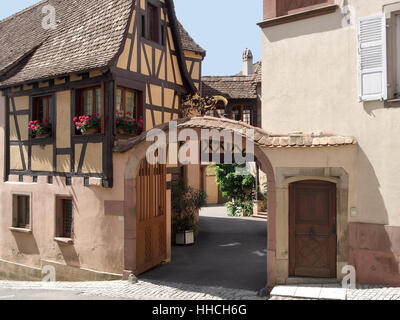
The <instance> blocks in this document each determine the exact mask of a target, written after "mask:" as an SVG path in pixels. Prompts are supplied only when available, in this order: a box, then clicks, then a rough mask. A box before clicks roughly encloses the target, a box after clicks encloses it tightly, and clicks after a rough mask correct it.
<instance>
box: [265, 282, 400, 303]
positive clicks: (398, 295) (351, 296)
mask: <svg viewBox="0 0 400 320" xmlns="http://www.w3.org/2000/svg"><path fill="white" fill-rule="evenodd" d="M283 287H284V286H283ZM299 287H301V286H299ZM303 288H308V289H310V288H312V289H316V288H318V286H303ZM341 290H345V299H346V300H400V288H391V287H382V286H368V285H358V286H357V289H347V290H346V289H341ZM269 300H317V299H313V298H304V297H296V296H289V295H288V296H285V295H284V294H282V295H274V296H272V297H271V298H270V299H269ZM320 300H323V299H320Z"/></svg>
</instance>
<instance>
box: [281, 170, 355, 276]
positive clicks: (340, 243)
mask: <svg viewBox="0 0 400 320" xmlns="http://www.w3.org/2000/svg"><path fill="white" fill-rule="evenodd" d="M276 177H277V180H276V181H277V184H276V188H277V197H279V198H280V199H281V202H280V203H282V206H281V207H279V208H278V210H277V212H276V214H277V220H276V229H279V230H280V231H279V233H278V234H277V235H276V236H277V240H278V239H279V241H278V245H277V248H276V267H275V268H276V284H286V282H287V280H288V279H289V185H290V184H292V183H294V182H299V181H304V180H321V181H327V182H332V183H334V184H336V208H337V209H336V210H337V216H336V217H337V219H336V229H337V230H336V231H337V255H336V267H337V268H336V269H337V275H336V277H337V279H342V278H343V274H342V273H341V271H342V268H343V267H344V266H346V265H348V264H349V242H348V228H349V222H348V203H349V202H348V201H349V199H348V198H349V192H348V188H349V176H348V174H347V172H346V171H345V170H344V169H342V168H277V171H276ZM293 280H295V279H293ZM291 283H292V281H291Z"/></svg>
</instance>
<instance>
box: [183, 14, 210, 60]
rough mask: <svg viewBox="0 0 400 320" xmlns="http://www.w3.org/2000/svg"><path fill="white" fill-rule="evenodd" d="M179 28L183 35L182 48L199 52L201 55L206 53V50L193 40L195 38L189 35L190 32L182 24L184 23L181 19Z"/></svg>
mask: <svg viewBox="0 0 400 320" xmlns="http://www.w3.org/2000/svg"><path fill="white" fill-rule="evenodd" d="M178 29H179V33H180V35H181V42H182V48H183V49H184V50H190V51H193V52H196V53H199V54H201V55H205V54H206V51H205V50H204V49H203V48H202V47H200V46H199V45H198V44H197V43H196V42H195V41H194V40H193V38H192V37H191V36H190V35H189V33H188V32H187V31H186V29H185V28H184V27H183V26H182V24H181V23H180V22H179V21H178Z"/></svg>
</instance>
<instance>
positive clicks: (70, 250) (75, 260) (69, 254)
mask: <svg viewBox="0 0 400 320" xmlns="http://www.w3.org/2000/svg"><path fill="white" fill-rule="evenodd" d="M58 247H59V248H60V251H61V254H62V256H63V260H64V261H65V264H66V265H67V266H71V267H77V268H80V266H81V264H80V261H79V255H78V253H77V252H76V250H75V247H74V246H73V245H69V244H63V243H59V244H58Z"/></svg>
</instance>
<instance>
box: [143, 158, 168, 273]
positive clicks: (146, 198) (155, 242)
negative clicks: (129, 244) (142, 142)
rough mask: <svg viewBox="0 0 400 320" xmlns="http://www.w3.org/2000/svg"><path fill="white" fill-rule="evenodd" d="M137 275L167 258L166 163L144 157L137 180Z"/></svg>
mask: <svg viewBox="0 0 400 320" xmlns="http://www.w3.org/2000/svg"><path fill="white" fill-rule="evenodd" d="M136 186H137V187H136V195H137V200H136V231H137V238H136V275H139V274H142V273H143V272H146V271H147V270H149V269H151V268H153V267H155V266H157V265H159V264H161V263H162V262H163V261H165V260H166V259H167V243H166V241H167V237H166V207H167V206H166V201H167V199H166V166H165V165H150V164H148V162H147V161H146V160H143V161H142V163H141V166H140V169H139V175H138V177H137V180H136Z"/></svg>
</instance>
